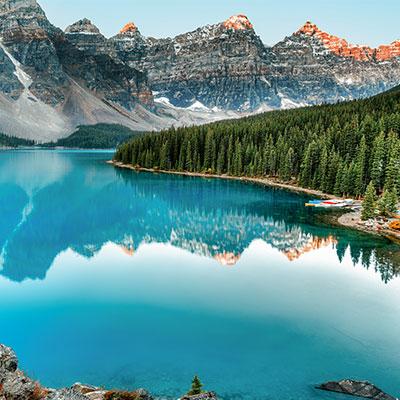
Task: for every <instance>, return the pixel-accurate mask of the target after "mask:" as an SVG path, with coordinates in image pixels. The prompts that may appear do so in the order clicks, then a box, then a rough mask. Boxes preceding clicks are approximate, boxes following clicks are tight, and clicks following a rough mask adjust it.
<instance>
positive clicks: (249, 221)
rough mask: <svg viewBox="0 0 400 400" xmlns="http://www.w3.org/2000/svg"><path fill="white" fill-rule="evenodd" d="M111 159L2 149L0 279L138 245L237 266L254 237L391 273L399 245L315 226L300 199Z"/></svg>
mask: <svg viewBox="0 0 400 400" xmlns="http://www.w3.org/2000/svg"><path fill="white" fill-rule="evenodd" d="M109 157H110V155H107V154H101V153H79V152H77V153H68V152H65V153H64V152H44V151H41V152H38V151H37V152H35V151H29V152H8V153H2V154H1V155H0V171H1V173H0V215H1V219H2V223H1V225H0V248H1V253H0V274H2V275H4V276H5V277H7V278H8V279H10V280H13V281H23V280H25V279H27V278H31V279H44V278H45V277H46V272H47V271H48V270H49V268H50V267H51V265H52V264H53V261H54V259H55V258H56V257H57V255H58V254H60V253H61V252H62V251H64V250H66V249H69V248H71V249H73V250H74V251H75V252H77V253H79V254H81V255H83V256H85V257H92V256H93V255H95V254H96V253H97V252H98V251H99V250H100V249H101V248H102V247H103V246H104V245H105V244H106V243H108V242H113V243H115V244H117V245H119V246H121V249H122V250H123V251H124V252H125V253H127V254H129V255H132V256H134V255H135V251H136V250H137V249H138V247H140V246H141V245H142V244H148V243H169V244H171V245H173V246H176V247H179V248H181V249H184V250H187V251H189V252H191V253H194V254H197V255H200V256H204V257H209V258H212V259H214V260H216V262H218V263H220V264H222V265H224V266H230V267H234V266H235V264H236V263H237V262H238V261H239V260H240V257H241V254H242V253H243V252H244V250H245V249H247V248H248V247H249V246H250V244H251V243H252V242H253V241H254V240H257V239H261V240H263V241H264V242H266V243H267V244H269V245H270V246H272V247H273V248H275V249H278V250H279V251H280V252H281V253H282V257H285V258H286V259H288V260H290V261H296V260H298V259H299V258H300V257H301V256H302V255H303V254H305V253H309V252H312V251H314V250H317V249H320V248H322V247H329V248H331V249H332V253H333V252H335V253H336V255H337V258H338V261H339V262H341V261H342V260H343V257H344V255H345V254H346V251H350V254H351V258H352V261H353V263H354V264H355V265H356V264H359V263H360V262H361V263H362V265H363V266H364V267H365V268H375V269H376V271H377V272H379V273H380V275H381V277H382V280H383V281H385V282H388V281H389V280H391V279H393V278H394V277H395V276H397V274H398V268H399V265H400V256H399V251H398V247H397V246H395V245H391V244H390V243H389V242H388V241H387V240H384V239H379V238H378V239H377V238H374V237H371V236H368V235H362V234H359V233H355V232H352V231H349V230H344V229H339V228H335V227H330V226H328V225H324V224H322V223H317V222H316V219H317V216H316V215H315V210H310V209H306V208H304V207H303V204H304V202H305V198H304V197H302V196H298V195H294V194H291V193H288V192H285V191H281V190H275V189H269V190H267V189H264V188H260V187H258V186H255V185H243V184H241V183H239V182H226V181H222V180H205V179H195V178H184V177H178V176H165V175H163V176H161V175H152V174H144V173H140V174H139V173H135V172H131V171H122V170H115V169H113V168H112V167H110V166H108V165H106V164H105V163H104V160H105V159H108V158H109Z"/></svg>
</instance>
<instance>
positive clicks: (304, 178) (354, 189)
mask: <svg viewBox="0 0 400 400" xmlns="http://www.w3.org/2000/svg"><path fill="white" fill-rule="evenodd" d="M399 133H400V88H397V89H396V90H392V91H390V92H387V93H384V94H382V95H379V96H375V97H373V98H370V99H366V100H359V101H352V102H347V103H340V104H336V105H324V106H318V107H313V108H303V109H296V110H289V111H276V112H269V113H265V114H261V115H257V116H253V117H249V118H245V119H240V120H230V121H223V122H217V123H214V124H210V125H205V126H197V127H189V128H179V129H170V130H167V131H163V132H160V133H152V134H147V135H144V136H140V137H137V138H134V139H133V140H131V141H130V142H128V143H126V144H124V145H122V146H120V147H119V149H118V150H117V152H116V154H115V159H116V160H117V161H122V162H124V163H131V164H133V165H138V166H141V167H146V168H153V167H159V168H160V169H163V170H177V171H189V172H207V173H217V174H229V175H235V176H268V177H276V178H278V179H279V180H281V181H291V182H296V183H298V184H299V185H300V186H303V187H307V188H313V189H319V190H322V191H324V192H327V193H334V194H337V195H351V196H362V195H363V194H364V193H365V191H366V188H367V185H368V184H369V182H370V181H373V183H374V186H375V188H376V190H377V191H382V190H383V189H384V188H387V189H389V190H393V189H397V192H398V193H399V192H400V138H399Z"/></svg>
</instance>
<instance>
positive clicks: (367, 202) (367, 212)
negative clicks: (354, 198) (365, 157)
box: [361, 181, 376, 221]
mask: <svg viewBox="0 0 400 400" xmlns="http://www.w3.org/2000/svg"><path fill="white" fill-rule="evenodd" d="M375 202H376V192H375V186H374V183H373V182H372V181H371V182H370V183H369V185H368V186H367V191H366V193H365V198H364V201H363V204H362V211H361V219H362V220H363V221H366V220H368V219H371V218H374V216H375Z"/></svg>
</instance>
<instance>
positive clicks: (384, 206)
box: [378, 189, 398, 217]
mask: <svg viewBox="0 0 400 400" xmlns="http://www.w3.org/2000/svg"><path fill="white" fill-rule="evenodd" d="M397 201H398V199H397V193H396V191H394V190H390V189H387V190H384V192H383V194H382V196H381V198H380V199H379V201H378V211H379V215H382V216H384V217H389V216H391V215H392V214H393V213H395V212H396V211H397Z"/></svg>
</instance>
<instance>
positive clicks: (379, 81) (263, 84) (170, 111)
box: [0, 0, 400, 142]
mask: <svg viewBox="0 0 400 400" xmlns="http://www.w3.org/2000/svg"><path fill="white" fill-rule="evenodd" d="M399 60H400V42H398V41H397V42H393V43H392V44H391V45H387V46H380V47H379V48H377V49H371V48H369V47H366V46H352V45H350V44H348V43H347V42H346V41H345V40H343V39H339V38H337V37H335V36H332V35H329V34H327V33H325V32H323V31H321V30H320V29H319V28H318V27H316V26H315V25H314V24H312V23H311V22H307V23H306V24H305V25H304V26H303V27H302V28H301V29H300V30H298V31H297V32H295V33H294V34H293V35H291V36H289V37H287V38H285V39H284V40H283V41H281V42H280V43H278V44H276V45H275V46H273V47H267V46H265V45H264V44H263V43H262V41H261V39H260V37H259V36H258V35H257V34H256V32H255V29H254V27H253V25H252V24H251V22H250V21H249V19H248V18H247V17H246V16H244V15H238V16H233V17H231V18H229V19H227V20H226V21H224V22H221V23H218V24H215V25H208V26H205V27H202V28H199V29H197V30H195V31H193V32H189V33H185V34H182V35H178V36H176V37H175V38H167V39H155V38H147V37H144V36H143V35H142V34H141V33H140V31H139V29H138V27H137V26H136V25H135V24H134V23H128V24H126V25H125V26H124V27H123V28H122V29H121V30H120V32H119V33H118V34H117V35H115V36H114V37H111V38H106V37H105V36H104V35H103V34H102V33H101V32H100V30H99V29H98V28H97V27H96V26H95V25H94V24H92V22H91V21H90V20H88V19H82V20H80V21H78V22H76V23H74V24H72V25H70V26H69V27H68V28H67V29H66V30H65V32H63V31H61V30H60V29H58V28H56V27H55V26H53V25H52V24H51V23H50V22H49V21H48V19H47V18H46V15H45V13H44V12H43V10H42V9H41V7H40V5H39V4H38V3H37V2H36V0H0V131H3V132H6V133H7V134H10V135H13V136H18V137H22V138H28V139H35V140H37V141H39V142H44V141H55V140H57V139H59V138H63V137H66V136H68V135H69V134H70V133H72V132H73V131H74V130H75V128H76V127H77V126H79V125H93V124H97V123H108V124H120V125H124V126H126V127H128V128H130V129H132V130H134V131H144V130H147V131H151V130H160V129H163V128H168V127H170V126H172V125H174V126H182V125H192V124H203V123H207V122H210V121H216V120H220V119H228V118H237V117H239V116H244V115H249V114H252V113H256V112H260V111H268V110H273V109H280V108H293V107H298V106H306V105H313V104H321V103H326V102H337V101H340V100H347V99H356V98H362V97H368V96H371V95H374V94H376V93H379V92H382V91H384V90H387V89H390V88H391V87H393V86H395V85H397V84H399V83H400V61H399Z"/></svg>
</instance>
